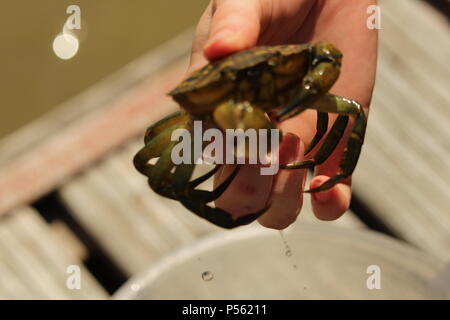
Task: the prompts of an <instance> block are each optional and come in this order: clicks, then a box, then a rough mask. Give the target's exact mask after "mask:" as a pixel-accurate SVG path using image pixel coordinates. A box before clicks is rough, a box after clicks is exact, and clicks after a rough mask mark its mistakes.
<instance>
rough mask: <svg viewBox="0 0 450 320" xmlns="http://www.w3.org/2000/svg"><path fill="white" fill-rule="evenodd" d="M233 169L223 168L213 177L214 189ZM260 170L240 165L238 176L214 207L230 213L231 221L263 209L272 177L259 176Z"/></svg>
mask: <svg viewBox="0 0 450 320" xmlns="http://www.w3.org/2000/svg"><path fill="white" fill-rule="evenodd" d="M233 169H234V166H232V165H227V166H224V167H223V169H222V170H221V171H220V172H219V173H218V174H217V175H216V177H214V187H216V186H218V185H219V184H220V183H221V182H222V181H224V180H225V179H226V177H228V176H229V175H230V174H231V172H232V171H233ZM260 169H261V167H260V166H257V165H242V168H241V169H240V170H239V174H238V175H237V176H236V178H235V179H234V180H233V182H232V183H231V184H230V186H229V187H228V189H227V190H226V191H225V192H224V193H223V195H222V196H221V197H220V198H219V199H218V200H217V201H216V202H215V205H216V207H218V208H221V209H223V210H225V211H228V212H230V214H231V215H232V217H233V219H236V218H239V217H241V216H243V215H246V214H248V213H252V212H256V211H258V210H261V209H263V208H264V207H265V206H266V203H267V200H268V199H269V196H270V192H271V189H272V181H273V176H269V175H261V174H260Z"/></svg>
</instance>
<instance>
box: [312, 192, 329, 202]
mask: <svg viewBox="0 0 450 320" xmlns="http://www.w3.org/2000/svg"><path fill="white" fill-rule="evenodd" d="M312 196H313V198H314V199H315V200H317V201H318V202H321V203H327V202H328V201H329V200H330V198H331V191H322V192H314V193H313V194H312Z"/></svg>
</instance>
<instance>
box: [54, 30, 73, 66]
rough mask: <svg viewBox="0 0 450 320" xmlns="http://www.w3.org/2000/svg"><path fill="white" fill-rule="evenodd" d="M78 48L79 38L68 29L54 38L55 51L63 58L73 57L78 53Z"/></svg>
mask: <svg viewBox="0 0 450 320" xmlns="http://www.w3.org/2000/svg"><path fill="white" fill-rule="evenodd" d="M78 48H79V41H78V38H77V37H76V36H74V35H73V34H72V33H70V32H67V31H66V32H63V33H60V34H58V35H57V36H56V37H55V39H54V40H53V52H54V53H55V55H56V56H57V57H58V58H60V59H63V60H69V59H72V58H73V57H74V56H75V55H76V54H77V52H78Z"/></svg>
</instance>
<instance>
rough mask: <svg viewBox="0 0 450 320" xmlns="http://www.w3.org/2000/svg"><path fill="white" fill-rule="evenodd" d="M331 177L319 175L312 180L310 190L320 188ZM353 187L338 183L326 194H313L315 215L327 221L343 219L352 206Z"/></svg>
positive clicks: (312, 203) (325, 192)
mask: <svg viewBox="0 0 450 320" xmlns="http://www.w3.org/2000/svg"><path fill="white" fill-rule="evenodd" d="M329 178H330V176H325V175H317V176H315V177H314V178H313V179H312V180H311V185H310V188H315V187H318V186H320V185H321V184H322V183H324V182H325V181H327V180H328V179H329ZM351 193H352V191H351V187H350V184H349V183H338V184H337V185H335V186H334V187H333V188H331V189H330V190H328V191H324V192H315V193H312V194H311V205H312V208H313V212H314V215H315V216H316V217H317V218H318V219H320V220H325V221H330V220H336V219H338V218H339V217H341V216H342V215H343V214H344V213H345V212H346V211H347V210H348V208H349V206H350V198H351Z"/></svg>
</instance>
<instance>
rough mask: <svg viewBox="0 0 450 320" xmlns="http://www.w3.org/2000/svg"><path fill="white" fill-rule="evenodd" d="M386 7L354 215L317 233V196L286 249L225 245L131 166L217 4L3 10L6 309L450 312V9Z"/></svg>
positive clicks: (255, 231)
mask: <svg viewBox="0 0 450 320" xmlns="http://www.w3.org/2000/svg"><path fill="white" fill-rule="evenodd" d="M379 2H380V6H381V27H382V29H381V30H380V49H379V65H378V74H377V83H376V88H375V92H374V98H373V104H372V109H371V110H372V111H371V117H370V122H369V127H368V131H367V138H366V143H365V147H364V151H363V154H362V156H361V159H360V162H359V164H358V168H357V170H356V173H355V175H354V179H353V181H354V196H353V199H352V203H351V208H350V210H349V211H348V212H347V213H346V214H345V215H344V216H343V217H342V218H341V219H339V220H338V221H334V222H319V221H317V220H316V219H315V218H314V217H313V214H312V212H311V208H310V207H309V199H308V197H307V196H306V197H305V201H304V202H305V208H304V209H303V211H302V213H301V216H300V218H299V219H298V221H297V222H296V223H295V224H294V225H293V226H291V227H290V228H288V229H287V230H286V231H284V232H283V233H279V232H277V231H273V230H265V229H263V228H262V227H260V226H258V225H257V224H256V223H255V224H252V225H250V226H248V227H244V228H239V230H234V231H224V230H222V229H220V228H217V227H215V226H213V225H211V224H209V223H207V222H206V221H203V220H200V219H198V218H197V217H195V216H194V215H193V214H192V213H190V212H188V211H187V210H185V209H184V208H183V207H182V206H180V205H179V204H178V203H176V202H174V201H171V200H167V199H162V198H161V197H159V196H157V195H155V194H154V193H153V192H151V191H150V189H149V188H148V185H147V182H146V181H145V179H144V177H142V176H140V175H139V174H138V173H137V172H136V170H135V169H134V167H133V166H132V162H131V161H132V157H133V155H134V154H135V153H136V152H137V150H139V148H141V147H142V145H143V142H142V135H143V133H144V131H145V128H146V126H147V125H149V124H151V123H152V122H155V121H157V120H159V119H160V118H161V117H163V116H164V115H166V114H168V113H170V112H172V111H173V110H175V109H176V108H177V106H176V105H175V104H174V103H173V102H172V101H171V100H170V99H169V98H168V97H167V96H166V92H168V91H169V90H170V89H172V88H173V87H174V86H175V85H176V84H177V83H178V82H179V81H180V80H181V79H182V77H183V75H184V72H185V68H186V66H187V61H188V58H189V50H190V45H191V40H192V36H193V27H194V26H195V24H196V22H197V20H198V19H199V17H200V15H201V13H202V12H203V10H204V8H205V7H206V5H207V3H208V1H206V0H205V1H203V0H195V1H182V0H170V1H167V0H166V1H162V0H161V1H160V0H152V1H145V0H133V1H128V2H125V1H120V0H96V1H88V0H84V1H66V0H64V1H61V0H58V1H56V0H40V1H26V0H17V1H3V3H2V10H1V12H0V21H1V28H0V41H1V42H0V43H1V50H0V63H1V66H2V72H1V74H2V76H1V77H0V88H1V89H0V92H1V96H2V103H1V108H0V299H107V298H111V297H113V298H119V299H134V298H136V299H153V298H159V299H179V298H182V299H196V298H200V299H218V298H220V299H230V298H243V299H311V298H314V299H320V298H325V299H346V298H353V299H355V298H356V299H359V298H369V299H380V298H382V299H400V298H412V299H422V298H424V299H427V298H448V297H449V296H450V295H449V291H450V289H449V288H450V268H449V264H448V263H449V262H450V197H449V196H448V190H449V188H450V171H449V170H448V169H447V167H448V159H449V156H450V144H449V141H450V129H449V128H450V127H449V119H450V108H449V102H450V91H449V90H448V88H449V86H450V66H449V65H448V58H449V57H450V38H449V36H448V35H449V2H448V1H445V0H435V1H423V0H402V1H394V0H380V1H379ZM73 5H76V6H78V8H80V14H79V17H80V19H81V20H80V21H81V24H80V27H81V28H80V29H75V30H68V28H67V27H64V26H65V25H66V22H67V21H68V19H73V17H75V16H76V14H77V13H76V10H75V9H73ZM70 6H72V10H70V11H69V12H67V10H68V8H70ZM73 10H75V11H73ZM74 14H75V16H74ZM71 17H72V18H71ZM70 21H71V22H72V23H74V22H76V21H75V20H70ZM199 170H200V171H201V170H204V168H200V169H199ZM205 187H206V188H208V187H209V188H210V187H211V185H210V182H209V184H206V185H205ZM371 266H375V267H371ZM377 267H379V269H377ZM371 270H372V271H371ZM373 270H375V271H373ZM376 270H380V272H381V287H380V288H378V287H377V286H378V282H377V280H376V279H375V278H371V279H369V278H370V276H371V275H373V276H374V277H376V276H377V275H376V274H375V273H376V272H378V271H376ZM77 275H81V281H79V284H80V287H77V279H79V278H77ZM374 279H375V280H374ZM372 280H373V281H372Z"/></svg>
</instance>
